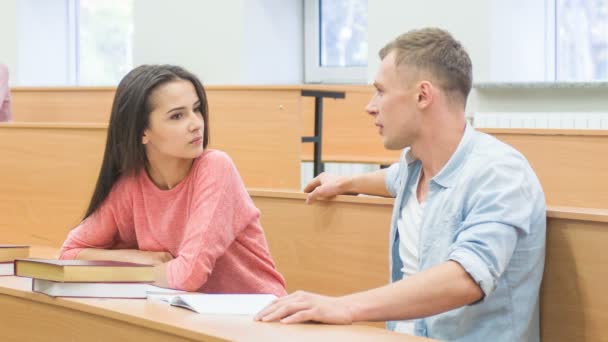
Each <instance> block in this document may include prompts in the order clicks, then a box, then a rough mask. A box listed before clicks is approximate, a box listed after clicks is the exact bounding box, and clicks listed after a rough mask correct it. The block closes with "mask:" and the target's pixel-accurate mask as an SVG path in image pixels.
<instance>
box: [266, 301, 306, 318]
mask: <svg viewBox="0 0 608 342" xmlns="http://www.w3.org/2000/svg"><path fill="white" fill-rule="evenodd" d="M308 308H309V304H308V303H305V302H292V303H287V304H284V305H280V306H279V307H278V308H276V310H274V311H273V312H270V313H269V314H267V315H265V316H263V317H262V318H261V321H262V322H274V321H277V320H280V319H282V318H284V317H287V316H291V315H293V314H294V313H296V312H299V311H302V310H306V309H308Z"/></svg>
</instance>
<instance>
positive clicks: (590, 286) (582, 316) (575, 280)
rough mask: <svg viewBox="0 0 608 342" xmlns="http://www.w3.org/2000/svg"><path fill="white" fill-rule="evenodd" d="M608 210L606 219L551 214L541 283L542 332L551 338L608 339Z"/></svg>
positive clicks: (570, 339) (544, 338) (556, 339)
mask: <svg viewBox="0 0 608 342" xmlns="http://www.w3.org/2000/svg"><path fill="white" fill-rule="evenodd" d="M607 212H608V211H604V215H603V217H604V220H603V221H605V222H601V221H599V220H598V221H581V220H574V219H565V218H554V217H551V216H549V219H548V234H547V252H546V263H545V273H544V276H543V283H542V287H541V335H542V340H547V341H608V332H606V328H605V323H606V322H608V293H607V292H606V283H607V282H608V271H607V270H608V255H607V254H606V253H602V252H601V251H603V250H604V249H605V248H606V246H607V245H608V220H607V218H608V214H606V213H607Z"/></svg>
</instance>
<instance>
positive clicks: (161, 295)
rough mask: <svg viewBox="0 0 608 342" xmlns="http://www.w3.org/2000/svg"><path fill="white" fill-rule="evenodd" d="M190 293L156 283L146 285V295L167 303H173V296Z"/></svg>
mask: <svg viewBox="0 0 608 342" xmlns="http://www.w3.org/2000/svg"><path fill="white" fill-rule="evenodd" d="M184 293H188V292H186V291H180V290H175V289H168V288H164V287H158V286H154V285H147V286H146V296H147V298H148V299H158V300H162V301H164V302H167V303H171V300H172V299H173V297H175V296H176V295H179V294H184Z"/></svg>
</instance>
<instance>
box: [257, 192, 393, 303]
mask: <svg viewBox="0 0 608 342" xmlns="http://www.w3.org/2000/svg"><path fill="white" fill-rule="evenodd" d="M250 193H251V195H252V198H253V200H254V202H255V204H256V206H257V207H258V208H260V210H261V212H262V226H263V227H264V231H265V232H266V237H267V239H268V243H269V245H270V251H271V253H272V256H273V258H274V260H275V262H276V263H277V267H278V269H279V271H280V272H281V273H282V274H283V275H284V276H285V278H286V280H287V288H288V290H289V291H295V290H307V291H313V292H319V293H324V294H330V295H343V294H346V293H351V292H354V291H361V290H365V289H369V288H373V287H378V286H381V285H384V284H386V283H387V281H388V274H389V268H388V232H389V227H390V220H391V211H392V200H391V199H380V201H378V199H375V198H374V199H372V198H365V197H359V198H354V197H350V196H340V197H339V199H338V200H334V201H319V202H316V204H314V205H306V204H304V198H305V196H304V194H281V193H278V192H268V191H250ZM349 197H350V198H349ZM349 200H350V201H349Z"/></svg>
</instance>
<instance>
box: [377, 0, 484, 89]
mask: <svg viewBox="0 0 608 342" xmlns="http://www.w3.org/2000/svg"><path fill="white" fill-rule="evenodd" d="M491 2H492V1H489V0H467V1H446V0H426V1H400V0H377V1H369V2H368V8H369V22H368V32H369V33H368V34H369V63H368V65H369V69H368V78H369V79H370V80H373V77H374V75H375V73H376V69H377V67H378V65H379V59H378V50H380V49H381V48H382V47H383V46H384V45H385V44H386V43H388V42H389V41H390V40H392V39H394V38H395V37H397V36H398V35H399V34H401V33H405V32H407V31H409V30H412V29H419V28H423V27H430V26H434V27H439V28H442V29H445V30H447V31H449V32H450V33H452V35H453V36H454V37H455V38H456V39H458V40H459V41H460V42H461V43H462V44H463V45H464V46H465V48H466V49H467V51H468V52H469V55H470V56H471V59H472V60H473V74H474V76H473V77H474V79H475V80H478V79H486V80H487V79H488V77H489V75H490V56H489V51H488V50H489V46H490V41H491V39H492V37H491V32H490V30H489V29H488V28H489V27H490V25H491V20H492V18H491ZM465 12H466V15H465V14H464V13H465Z"/></svg>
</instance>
